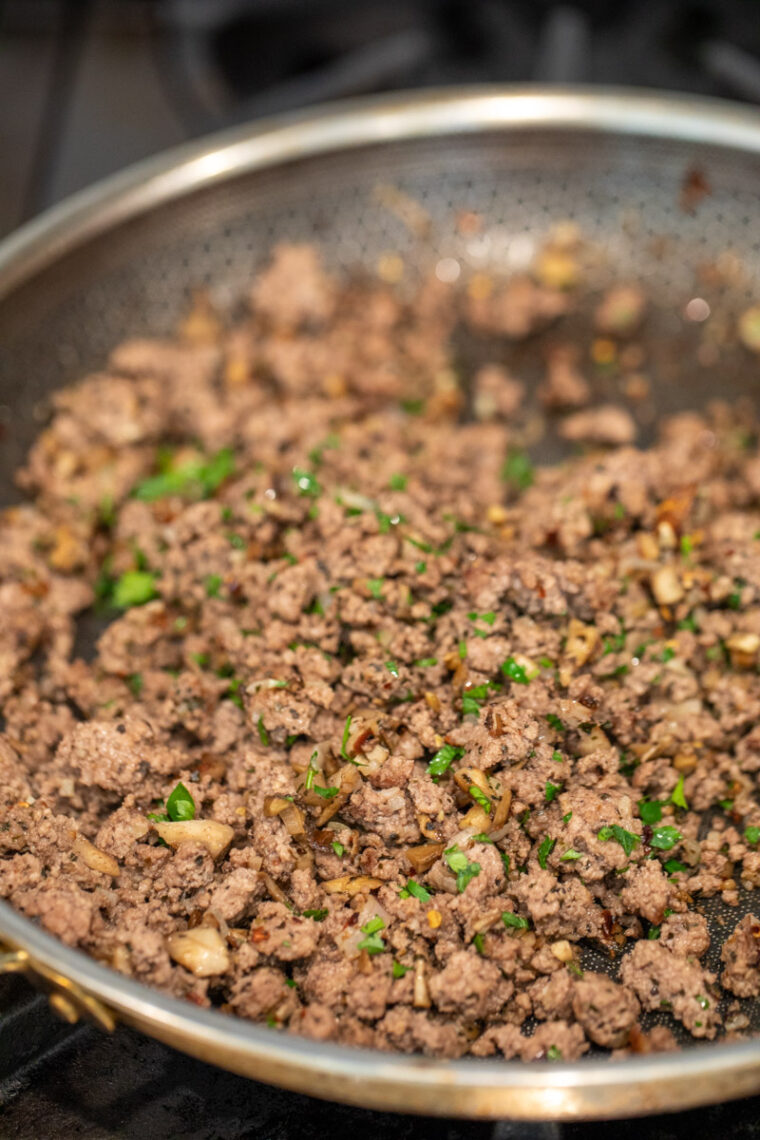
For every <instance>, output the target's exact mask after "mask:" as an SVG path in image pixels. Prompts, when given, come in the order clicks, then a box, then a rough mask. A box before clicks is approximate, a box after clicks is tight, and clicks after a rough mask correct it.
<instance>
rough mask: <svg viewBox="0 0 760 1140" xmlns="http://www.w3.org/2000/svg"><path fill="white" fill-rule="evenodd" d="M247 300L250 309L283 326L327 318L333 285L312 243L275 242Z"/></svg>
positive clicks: (331, 304) (329, 311)
mask: <svg viewBox="0 0 760 1140" xmlns="http://www.w3.org/2000/svg"><path fill="white" fill-rule="evenodd" d="M251 302H252V305H253V309H254V312H256V313H260V314H261V315H262V316H264V317H266V318H268V319H269V320H270V321H271V322H272V323H273V324H274V325H279V326H285V327H286V328H289V327H293V326H298V325H300V324H302V323H303V322H304V321H318V322H322V321H325V320H327V319H328V318H329V316H330V314H331V313H332V310H333V306H334V289H333V286H332V284H331V282H330V281H329V280H328V278H327V277H326V276H325V274H324V272H323V270H322V267H321V264H320V258H319V255H318V253H317V251H316V249H315V248H314V246H311V245H279V246H276V247H275V249H274V251H273V255H272V264H271V265H270V266H269V268H268V269H266V270H264V272H263V273H262V274H261V275H260V276H259V278H258V280H257V281H256V284H255V286H254V288H253V289H252V291H251Z"/></svg>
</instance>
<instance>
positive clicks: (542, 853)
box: [538, 835, 557, 871]
mask: <svg viewBox="0 0 760 1140" xmlns="http://www.w3.org/2000/svg"><path fill="white" fill-rule="evenodd" d="M556 842H557V840H556V839H552V838H551V837H550V836H548V835H547V836H546V838H545V839H543V840H542V841H541V846H540V847H539V849H538V865H539V867H541V869H542V870H544V871H545V870H546V861H547V859H548V858H549V856H550V855H551V853H552V851H553V850H554V845H555V843H556Z"/></svg>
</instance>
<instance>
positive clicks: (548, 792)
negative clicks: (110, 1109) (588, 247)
mask: <svg viewBox="0 0 760 1140" xmlns="http://www.w3.org/2000/svg"><path fill="white" fill-rule="evenodd" d="M248 299H249V303H248V311H247V312H243V313H242V316H241V319H240V321H239V322H238V323H237V324H228V322H227V319H226V318H225V317H224V316H223V315H222V314H220V313H216V312H215V311H214V309H213V307H212V305H211V303H210V301H209V300H208V298H199V299H198V300H197V301H196V303H195V306H194V308H193V310H192V311H191V313H190V314H189V315H188V317H187V318H186V319H185V320H184V321H183V322H182V324H181V326H180V328H179V331H178V335H177V337H175V338H174V339H167V340H161V341H158V340H148V339H142V340H133V341H130V342H128V343H125V344H123V345H120V346H118V347H116V348H115V349H114V351H113V352H112V354H111V356H110V359H109V360H108V362H107V364H106V365H105V367H104V369H103V370H101V371H100V372H98V373H96V374H94V375H91V376H86V377H83V378H82V379H81V380H80V382H79V383H77V384H76V385H73V386H72V387H70V388H69V389H67V390H65V391H63V392H60V393H58V394H57V396H56V398H55V400H54V402H53V408H52V418H51V420H50V423H49V424H48V425H47V426H46V427H45V428H44V430H43V431H42V433H41V434H40V436H39V438H38V439H37V441H36V442H35V444H34V445H33V447H32V449H31V451H30V454H29V457H28V460H27V462H26V464H25V466H24V468H23V469H22V470H21V471H20V472H19V483H20V485H21V486H22V488H23V489H24V490H25V492H26V493H27V494H28V496H29V498H30V501H28V502H27V503H25V504H23V505H20V506H18V505H17V506H12V507H9V508H7V509H6V510H4V511H2V512H0V537H1V538H2V542H3V551H4V559H3V564H2V567H0V619H1V620H0V724H1V725H2V731H0V895H2V897H4V898H7V899H8V900H10V902H11V903H12V905H14V906H15V907H16V908H18V910H19V911H21V912H22V913H24V914H25V915H27V916H29V917H30V918H31V919H33V920H34V921H36V922H39V923H40V924H41V925H42V926H44V927H45V928H46V929H47V930H49V931H50V932H52V933H53V934H55V935H57V936H58V937H59V938H61V939H62V940H63V941H65V942H67V943H68V944H69V945H72V946H78V947H80V948H82V949H84V950H85V951H87V952H88V953H91V954H93V955H94V956H95V957H96V958H97V959H98V960H100V961H103V962H108V963H111V964H112V965H113V967H114V968H115V969H118V970H122V971H123V972H125V973H127V974H129V975H131V976H132V977H134V978H136V979H139V980H141V981H143V982H145V983H147V984H149V985H153V986H156V987H159V988H160V989H162V990H164V991H165V992H167V993H169V994H172V995H174V996H175V997H177V998H184V999H187V1000H191V1001H193V1002H196V1003H198V1004H201V1005H217V1006H220V1007H221V1008H222V1009H224V1010H226V1011H228V1012H230V1013H233V1014H236V1015H238V1016H241V1017H247V1018H252V1019H255V1020H258V1021H262V1022H265V1023H267V1024H269V1025H270V1026H272V1027H273V1029H276V1030H284V1031H288V1032H292V1033H300V1034H302V1035H304V1036H307V1037H310V1038H312V1039H314V1040H317V1041H338V1042H343V1043H345V1044H351V1045H355V1046H375V1047H378V1048H380V1049H385V1050H405V1051H410V1052H419V1053H423V1054H425V1055H428V1056H437V1057H459V1056H461V1055H463V1054H465V1053H471V1054H473V1055H475V1056H491V1055H496V1054H499V1055H502V1056H505V1057H509V1058H513V1057H517V1058H521V1059H524V1060H526V1061H530V1060H536V1059H545V1060H548V1061H552V1060H559V1059H566V1060H569V1059H572V1058H575V1057H579V1056H581V1055H582V1054H583V1053H584V1052H586V1051H587V1050H588V1049H589V1048H590V1047H591V1046H592V1045H593V1046H594V1047H597V1048H605V1049H609V1050H613V1051H614V1053H615V1055H616V1056H618V1055H620V1054H621V1053H623V1052H626V1051H631V1052H651V1051H655V1050H659V1049H669V1048H673V1047H675V1038H674V1037H673V1035H672V1033H671V1030H670V1029H669V1028H668V1027H667V1026H665V1025H657V1024H652V1019H651V1018H650V1015H651V1014H652V1013H656V1015H657V1019H659V1018H670V1019H673V1018H674V1019H676V1020H677V1021H679V1022H680V1023H681V1024H682V1025H683V1026H684V1027H685V1029H686V1030H687V1031H688V1032H690V1033H692V1034H693V1035H695V1036H697V1037H708V1038H710V1037H714V1036H715V1035H716V1034H717V1033H718V1032H719V1030H720V1029H721V1023H720V1018H719V1016H718V1000H719V998H720V996H721V991H720V990H719V988H718V984H717V983H716V980H715V978H714V976H713V975H712V974H711V973H710V972H709V971H708V970H706V969H705V968H704V967H703V966H702V965H701V964H700V961H699V959H700V957H701V956H702V955H704V954H705V953H706V951H707V950H708V948H709V945H710V934H709V931H708V924H707V921H706V919H705V918H704V916H703V915H702V913H701V912H700V910H699V907H700V905H701V899H702V898H706V897H709V896H711V895H715V894H719V895H720V896H721V898H722V900H723V902H724V903H725V904H727V905H731V906H735V905H736V903H737V902H738V900H739V890H740V888H742V889H744V888H746V889H752V888H754V887H756V886H758V885H759V884H760V804H759V803H758V799H757V791H756V788H757V784H756V776H757V773H758V771H760V734H759V730H758V721H759V720H760V679H759V678H758V660H759V659H760V658H759V655H760V574H759V573H758V569H757V567H758V557H757V535H758V534H760V460H758V458H757V456H756V454H755V451H756V446H755V443H754V440H755V438H756V435H757V424H756V423H754V422H750V413H749V411H748V410H746V409H744V408H742V409H740V410H737V409H732V408H729V407H726V406H723V405H717V404H716V405H715V406H714V407H712V408H711V409H710V411H709V413H707V414H705V415H697V414H696V413H683V414H681V415H679V416H675V417H673V418H671V419H670V420H666V421H664V422H663V423H662V424H661V425H659V436H658V437H657V438H656V439H655V441H654V443H653V444H652V446H651V447H649V448H648V449H647V450H642V449H637V448H636V447H634V446H633V441H634V440H635V439H636V438H637V436H638V432H639V428H640V427H643V426H644V423H643V420H638V421H637V418H636V416H634V410H635V409H634V410H632V408H631V407H629V406H627V405H626V403H625V399H624V396H623V395H621V393H622V394H624V393H626V392H627V391H628V390H629V388H631V390H632V389H633V388H635V384H634V383H633V382H634V381H635V380H636V376H635V375H632V376H628V377H626V376H625V375H624V374H623V373H621V374H620V375H619V374H618V371H616V369H617V367H618V364H617V363H616V362H617V361H619V362H620V367H621V368H623V370H625V368H627V367H629V364H626V363H625V361H628V362H630V367H632V368H635V369H638V368H639V367H640V364H641V360H642V354H641V351H640V346H638V345H637V344H636V341H635V340H632V339H631V338H635V336H636V335H637V331H638V329H639V327H640V325H641V322H642V321H643V320H644V314H645V298H644V294H643V292H642V291H641V290H640V289H639V287H638V286H636V285H635V284H627V285H623V286H617V287H615V288H613V289H611V290H610V291H609V292H608V293H607V294H605V296H604V297H602V298H601V300H600V302H599V305H598V307H597V310H596V314H595V317H594V328H595V333H594V334H592V335H596V334H600V336H599V339H596V340H594V341H593V342H592V345H591V346H589V345H588V344H585V343H581V342H579V340H578V337H577V334H576V335H574V334H573V333H572V332H571V331H569V330H568V328H565V327H564V324H563V325H562V327H561V328H557V329H556V330H554V329H553V330H552V332H551V333H550V336H551V337H552V341H551V344H550V345H548V346H547V348H546V351H545V352H544V353H543V355H542V356H541V357H540V359H539V361H538V365H537V368H533V369H529V368H527V367H526V373H525V375H521V374H519V373H520V371H521V369H520V368H519V367H517V366H514V367H507V366H506V364H505V363H504V361H503V356H504V352H503V348H504V342H505V338H506V339H508V340H513V341H517V340H521V339H523V338H527V337H528V336H530V335H531V334H534V333H536V332H538V331H540V330H542V329H544V328H546V327H548V326H553V325H554V324H555V323H557V322H562V320H563V317H564V315H565V314H566V313H568V312H569V311H570V310H572V308H573V305H574V294H573V289H572V288H568V289H565V288H561V289H560V288H556V287H554V286H553V285H549V284H546V282H545V281H544V280H543V278H542V277H541V275H540V274H539V275H538V277H536V278H535V279H534V277H533V276H530V275H527V274H522V275H520V276H519V277H515V278H512V279H507V280H502V279H498V278H493V279H490V278H488V277H487V276H484V275H483V274H480V275H478V276H476V277H474V278H473V279H472V280H471V281H467V282H465V283H464V289H463V291H462V292H460V291H459V287H457V288H454V287H451V286H448V285H446V284H444V283H443V282H441V281H439V280H438V279H437V278H436V277H435V276H434V275H431V276H430V277H428V278H426V279H424V280H423V281H422V282H421V283H420V285H419V288H416V287H415V286H413V285H412V284H411V282H410V281H409V282H404V283H402V285H400V286H399V287H398V288H396V287H395V286H393V285H389V284H387V283H384V282H383V281H381V280H370V279H369V278H367V277H364V278H362V279H360V280H359V279H354V280H351V281H348V282H342V281H339V280H337V278H333V277H331V276H330V275H329V274H328V273H327V272H326V271H325V269H324V268H323V265H322V261H321V258H320V255H319V252H318V250H317V249H316V248H315V247H313V246H307V245H296V246H293V245H281V246H278V247H277V248H276V249H275V250H274V252H273V254H272V257H271V260H270V262H269V264H268V265H267V266H266V267H265V268H264V269H263V270H262V272H261V273H260V274H259V275H258V277H257V278H256V279H255V280H254V281H253V282H252V283H251V287H250V290H249V293H248ZM570 328H572V326H570ZM555 334H556V339H554V337H555ZM468 340H472V341H477V342H479V344H480V347H479V348H478V352H477V353H476V354H475V355H476V356H477V358H478V363H477V364H474V365H473V366H472V367H470V365H468V363H467V361H466V353H465V354H464V355H463V353H462V347H461V346H462V345H464V344H465V343H467V342H468ZM529 348H530V342H527V341H526V343H525V344H524V345H522V346H520V347H519V350H517V356H516V359H523V356H522V355H521V354H523V352H525V353H528V351H529ZM589 348H591V351H589ZM600 354H601V355H600ZM602 358H603V359H604V361H608V362H612V364H613V365H614V366H613V367H612V369H611V370H610V369H609V368H608V366H607V364H604V367H602V368H599V369H597V365H599V364H600V363H601V362H602ZM525 359H526V360H527V356H526V357H525ZM589 361H593V362H594V365H593V366H592V365H591V364H589V363H587V362H589ZM597 370H598V371H599V375H600V376H601V378H602V384H601V387H602V388H603V389H604V393H605V395H604V397H603V399H604V400H606V401H608V400H614V401H615V402H614V403H604V402H602V401H600V399H599V390H598V389H599V385H598V384H597V377H596V371H597ZM536 376H538V377H539V379H538V381H536V379H535V378H536ZM639 380H641V377H639ZM618 381H620V383H618ZM629 381H630V383H629ZM547 421H551V422H553V423H554V424H555V427H556V430H557V433H558V435H559V436H560V438H562V437H564V438H565V439H567V440H570V441H572V442H573V443H582V444H584V445H591V449H590V450H588V451H584V452H583V453H578V454H575V455H574V456H573V457H572V458H570V459H568V460H567V461H565V462H564V463H562V464H561V465H557V466H554V467H543V468H537V469H534V468H533V466H532V464H531V462H530V460H529V459H528V457H527V456H526V455H525V453H524V451H523V450H522V448H523V446H524V444H525V441H527V440H529V439H534V438H535V436H536V434H537V433H538V432H539V431H540V430H541V429H542V427H543V426H544V425H545V424H546V422H547ZM594 447H596V450H594ZM82 617H84V618H85V619H86V623H87V624H88V625H92V624H93V623H94V622H99V623H100V625H99V629H100V632H99V636H97V637H96V638H95V644H94V649H93V653H92V655H91V659H89V660H84V659H83V658H82V656H81V655H80V653H79V644H80V641H81V640H82V639H81V638H80V637H79V636H78V634H79V633H80V632H81V629H82V628H83V627H82V626H80V625H79V624H78V623H79V621H80V618H82ZM756 928H760V920H758V919H756V918H755V917H754V916H753V915H752V914H750V915H748V916H747V917H746V918H744V919H742V921H741V922H739V924H738V925H737V926H736V929H735V930H734V932H733V933H732V934H731V935H730V936H729V937H728V938H727V939H726V940H725V942H724V944H723V946H722V951H721V954H722V961H723V971H722V974H721V979H720V981H721V984H722V985H723V987H725V989H726V990H728V991H729V992H730V993H732V994H735V995H737V996H739V997H755V996H759V995H760V962H759V952H758V944H759V940H758V938H757V937H756V933H757V930H756ZM196 929H202V931H203V938H205V939H206V940H207V942H208V941H209V940H210V941H211V943H213V944H214V945H215V946H216V952H215V955H214V959H213V970H214V972H213V973H210V972H209V968H207V967H205V966H204V963H203V961H201V962H199V960H198V958H197V954H195V956H194V951H193V945H195V947H196V951H197V947H198V946H199V945H200V943H199V942H197V941H196V942H195V944H194V943H193V936H192V932H193V931H194V930H196ZM727 929H728V928H727ZM178 935H179V936H181V937H179V938H177V936H178ZM198 937H199V936H196V939H197V938H198ZM716 949H717V948H716ZM600 955H601V957H600ZM599 962H608V963H609V976H606V975H603V974H600V973H598V972H597V971H598V969H599V965H598V964H599ZM639 1018H641V1023H640V1022H639ZM655 1020H656V1019H655ZM671 1024H672V1020H671Z"/></svg>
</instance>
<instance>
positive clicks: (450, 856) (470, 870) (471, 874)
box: [443, 843, 480, 895]
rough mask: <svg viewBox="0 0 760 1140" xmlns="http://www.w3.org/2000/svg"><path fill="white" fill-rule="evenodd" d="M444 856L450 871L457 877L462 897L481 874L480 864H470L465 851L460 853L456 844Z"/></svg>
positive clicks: (458, 889)
mask: <svg viewBox="0 0 760 1140" xmlns="http://www.w3.org/2000/svg"><path fill="white" fill-rule="evenodd" d="M443 854H444V857H445V859H446V862H447V863H448V865H449V869H450V870H451V871H453V872H454V874H455V875H456V877H457V891H458V892H459V894H460V895H461V894H463V893H464V892H465V890H466V889H467V885H468V883H469V882H470V881H471V880H472V879H474V878H475V877H476V876H477V875H479V874H480V863H470V861H469V859H468V858H467V856H466V855H465V853H464V851H460V850H459V847H458V846H457V844H456V843H455V844H454V846H453V847H449V848H448V849H447V850H446V851H444V853H443Z"/></svg>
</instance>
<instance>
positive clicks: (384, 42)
mask: <svg viewBox="0 0 760 1140" xmlns="http://www.w3.org/2000/svg"><path fill="white" fill-rule="evenodd" d="M0 44H2V51H0V145H2V151H3V157H4V171H3V178H2V179H0V233H3V232H7V231H9V230H10V229H12V228H13V227H14V226H16V225H18V224H19V223H20V222H21V221H23V220H25V219H26V218H28V217H30V216H32V215H33V214H35V213H37V212H39V211H40V210H41V209H43V208H45V207H46V206H49V205H51V204H52V203H53V202H55V201H57V200H58V199H60V198H61V197H63V196H65V195H66V194H69V193H71V192H72V191H75V190H78V189H80V188H81V187H83V186H85V185H88V184H89V183H91V182H93V181H94V180H95V179H97V178H100V177H103V176H105V175H107V174H110V173H112V172H113V171H114V170H117V169H119V168H121V167H123V166H125V165H127V164H128V163H130V162H133V161H136V160H138V159H140V158H143V157H145V156H146V155H148V154H151V153H154V152H156V151H158V150H162V149H164V148H166V147H168V146H172V145H174V144H177V143H180V142H182V141H184V140H185V139H187V138H191V137H197V136H199V135H201V134H203V133H204V132H207V131H209V130H213V129H215V128H218V127H222V126H226V125H228V124H230V123H234V122H243V121H245V120H248V119H254V118H256V117H258V116H261V115H264V114H269V113H272V112H276V111H282V110H291V109H293V108H295V107H300V106H306V105H309V104H312V103H316V102H318V101H322V100H326V99H333V98H338V97H342V96H351V95H357V94H363V93H367V92H372V91H383V90H390V89H398V88H410V87H424V86H430V85H438V84H445V83H471V82H524V81H530V80H538V81H542V82H586V83H619V84H631V85H640V86H648V87H661V88H667V89H671V90H681V91H687V92H688V91H690V92H694V93H699V94H707V95H722V96H727V97H731V98H736V99H742V100H744V101H746V102H751V103H760V20H758V5H757V3H756V0H691V2H689V3H683V2H680V0H657V2H656V3H642V2H641V0H618V2H617V3H615V4H614V5H611V4H609V3H606V2H605V0H582V2H581V0H579V2H578V3H575V4H571V3H566V4H563V5H558V4H555V3H551V2H550V0H2V2H0ZM315 1134H317V1135H326V1136H328V1137H329V1138H330V1140H344V1138H346V1140H348V1138H350V1140H361V1138H362V1137H364V1136H369V1135H372V1136H373V1138H374V1137H376V1136H377V1137H383V1138H387V1140H402V1138H407V1137H414V1138H417V1140H428V1138H430V1140H433V1138H435V1140H481V1138H482V1140H513V1138H514V1140H550V1138H551V1140H580V1138H584V1140H585V1138H588V1140H597V1138H598V1140H602V1138H604V1140H610V1137H614V1140H634V1137H635V1138H639V1137H642V1136H643V1137H648V1138H652V1140H686V1138H688V1140H691V1138H692V1137H696V1138H700V1140H701V1138H702V1137H709V1138H710V1140H712V1138H715V1140H722V1138H724V1137H736V1138H738V1140H745V1138H746V1140H749V1138H757V1140H760V1098H755V1099H752V1100H745V1101H739V1102H733V1103H730V1104H727V1105H724V1106H719V1107H715V1108H707V1109H699V1110H696V1111H692V1112H685V1113H679V1114H675V1115H671V1116H659V1117H650V1118H647V1119H633V1120H629V1121H622V1122H615V1123H614V1124H610V1123H599V1124H573V1125H558V1124H553V1123H547V1124H538V1125H526V1124H519V1123H510V1122H499V1123H496V1124H493V1123H473V1122H466V1121H452V1120H438V1119H432V1118H425V1117H411V1116H398V1115H390V1114H383V1113H377V1112H367V1111H363V1110H360V1109H352V1108H346V1107H343V1106H335V1105H331V1104H328V1103H323V1102H320V1101H317V1100H313V1099H311V1098H307V1097H303V1096H299V1095H296V1094H293V1093H288V1092H283V1091H281V1090H277V1089H272V1088H269V1087H267V1086H264V1085H261V1084H258V1083H256V1082H253V1081H248V1080H245V1079H243V1078H240V1077H236V1076H233V1075H231V1074H228V1073H225V1072H222V1071H221V1070H219V1069H216V1068H214V1067H213V1066H210V1065H204V1064H202V1063H200V1062H198V1061H194V1060H191V1059H188V1058H187V1057H184V1056H183V1055H181V1054H179V1053H177V1052H175V1051H174V1050H172V1049H169V1048H167V1047H165V1046H162V1045H159V1044H158V1043H156V1042H154V1041H151V1040H149V1039H147V1038H144V1037H141V1036H140V1035H139V1034H137V1033H134V1032H132V1031H130V1030H127V1029H125V1028H119V1029H118V1030H117V1031H116V1032H115V1033H114V1034H113V1035H112V1036H110V1037H105V1036H103V1035H101V1034H99V1033H98V1032H96V1031H95V1030H93V1029H90V1028H86V1027H75V1028H73V1029H72V1028H71V1027H69V1026H65V1025H63V1024H62V1023H60V1022H58V1021H57V1020H56V1019H55V1018H54V1017H53V1016H52V1015H51V1014H50V1012H49V1010H48V1007H47V1003H46V1001H45V999H44V998H41V997H38V996H35V995H34V993H33V991H32V990H30V989H29V988H28V987H27V986H26V984H25V983H24V982H22V981H21V980H19V979H14V980H13V981H11V982H8V981H2V980H0V1137H1V1138H2V1140H48V1138H68V1137H82V1138H87V1140H111V1138H122V1137H130V1138H131V1137H141V1138H143V1137H144V1138H147V1140H164V1138H171V1140H244V1138H248V1137H257V1138H265V1140H301V1138H303V1140H310V1138H311V1137H312V1136H313V1135H315Z"/></svg>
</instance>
